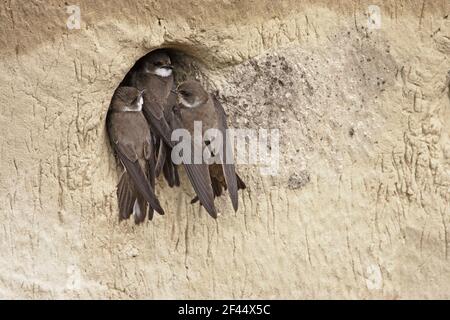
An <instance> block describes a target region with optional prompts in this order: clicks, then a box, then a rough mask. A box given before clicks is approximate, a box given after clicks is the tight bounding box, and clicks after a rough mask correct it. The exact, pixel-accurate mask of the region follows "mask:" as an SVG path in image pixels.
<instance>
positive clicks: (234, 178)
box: [166, 80, 246, 218]
mask: <svg viewBox="0 0 450 320" xmlns="http://www.w3.org/2000/svg"><path fill="white" fill-rule="evenodd" d="M175 93H176V94H177V100H178V104H177V105H176V106H174V107H172V108H171V112H170V113H167V114H166V119H167V120H168V121H169V123H170V125H171V127H172V129H186V130H187V131H188V132H189V133H190V135H191V137H192V136H193V135H194V128H195V125H194V122H195V121H201V124H202V133H201V134H202V137H204V139H203V140H202V141H200V143H201V144H202V145H201V150H204V148H207V149H208V152H211V156H212V157H215V156H218V157H219V158H220V159H218V160H219V161H216V162H215V163H212V164H208V163H207V162H205V161H203V162H202V163H200V164H193V166H195V167H196V174H197V175H201V178H202V180H204V181H207V183H208V186H206V187H205V188H204V189H203V190H202V192H203V194H201V196H202V198H203V199H205V198H206V199H208V200H209V201H212V202H213V201H214V198H215V197H218V196H220V195H221V194H222V190H223V189H225V190H226V189H228V193H229V195H230V198H231V202H232V204H233V208H234V210H235V211H236V210H237V209H238V190H239V189H245V188H246V186H245V183H244V182H243V181H242V179H241V178H240V177H239V176H238V175H237V174H236V171H235V167H234V161H233V159H232V152H231V149H230V148H231V144H230V141H226V140H225V139H226V137H227V135H226V130H227V128H228V127H227V123H226V114H225V111H224V109H223V107H222V105H221V104H220V103H219V101H218V100H217V99H216V97H215V96H213V95H211V94H209V93H208V92H206V91H205V89H204V88H203V87H202V85H201V84H200V83H199V82H198V81H194V80H188V81H185V82H183V83H181V84H180V85H179V86H178V88H177V89H176V90H175ZM211 129H213V130H211ZM214 129H215V130H217V131H214ZM208 132H209V133H211V135H208ZM214 132H220V134H219V136H220V138H222V139H223V140H221V141H220V142H219V143H218V144H217V145H216V146H218V148H216V149H214V148H213V147H212V146H213V142H214V140H215V139H217V138H218V134H217V133H216V134H214ZM198 142H199V141H195V138H194V139H191V150H192V149H194V148H195V147H194V144H196V143H198ZM216 142H217V141H216ZM227 142H228V143H227ZM217 149H218V150H217ZM202 153H203V152H202ZM203 154H205V153H203ZM206 154H207V153H206ZM216 160H217V159H216ZM202 198H200V195H199V194H197V197H195V198H194V199H193V200H192V201H191V203H194V202H196V201H198V200H200V203H201V204H202V205H203V206H204V202H203V201H202ZM205 208H206V207H205ZM213 208H214V207H213ZM206 210H207V211H208V213H209V214H210V215H211V216H212V217H214V218H216V217H217V214H216V212H215V208H214V210H213V211H212V210H209V208H206Z"/></svg>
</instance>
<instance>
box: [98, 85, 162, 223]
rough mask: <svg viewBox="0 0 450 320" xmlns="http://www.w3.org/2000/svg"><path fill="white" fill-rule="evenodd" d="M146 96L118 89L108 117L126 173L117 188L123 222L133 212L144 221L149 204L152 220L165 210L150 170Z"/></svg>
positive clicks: (150, 149)
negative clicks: (155, 191) (143, 111)
mask: <svg viewBox="0 0 450 320" xmlns="http://www.w3.org/2000/svg"><path fill="white" fill-rule="evenodd" d="M142 95H143V92H142V91H139V90H137V89H136V88H133V87H119V88H118V89H117V90H116V92H115V93H114V96H113V98H112V101H111V105H110V108H109V112H108V116H107V130H108V135H109V139H110V142H111V145H112V147H113V149H114V151H115V153H116V154H117V156H118V158H119V160H120V162H121V163H122V165H123V167H124V171H123V173H122V175H121V177H120V180H119V184H118V186H117V198H118V203H119V211H120V218H121V219H128V218H129V217H130V215H131V214H132V213H133V212H134V218H135V222H136V223H141V222H143V221H144V220H145V217H146V214H147V203H148V204H149V205H150V210H149V218H150V219H151V218H152V217H153V210H156V211H157V212H158V213H160V214H164V210H163V209H162V208H161V205H160V203H159V201H158V199H157V198H156V196H155V193H154V191H153V190H154V189H153V188H154V185H151V183H150V181H151V177H150V175H151V173H150V172H149V168H150V167H151V166H152V165H153V166H154V164H152V163H151V162H152V161H153V160H152V159H154V157H155V156H154V148H153V143H152V141H151V132H150V129H149V126H148V124H147V121H146V119H145V117H144V115H143V114H142V112H141V110H142V104H143V97H142Z"/></svg>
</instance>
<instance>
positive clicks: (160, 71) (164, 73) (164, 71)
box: [155, 68, 172, 78]
mask: <svg viewBox="0 0 450 320" xmlns="http://www.w3.org/2000/svg"><path fill="white" fill-rule="evenodd" d="M155 74H156V75H157V76H160V77H163V78H166V77H169V76H170V75H172V69H169V68H157V69H156V70H155Z"/></svg>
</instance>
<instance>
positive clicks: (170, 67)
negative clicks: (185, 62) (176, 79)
mask: <svg viewBox="0 0 450 320" xmlns="http://www.w3.org/2000/svg"><path fill="white" fill-rule="evenodd" d="M163 68H164V69H170V70H172V69H173V67H172V66H171V65H165V66H163Z"/></svg>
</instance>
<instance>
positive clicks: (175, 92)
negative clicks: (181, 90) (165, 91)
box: [170, 89, 178, 94]
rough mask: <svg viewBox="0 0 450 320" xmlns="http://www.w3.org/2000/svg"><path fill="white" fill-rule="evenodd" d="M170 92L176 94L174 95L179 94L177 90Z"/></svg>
mask: <svg viewBox="0 0 450 320" xmlns="http://www.w3.org/2000/svg"><path fill="white" fill-rule="evenodd" d="M170 92H172V93H174V94H178V92H177V90H176V89H170Z"/></svg>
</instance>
